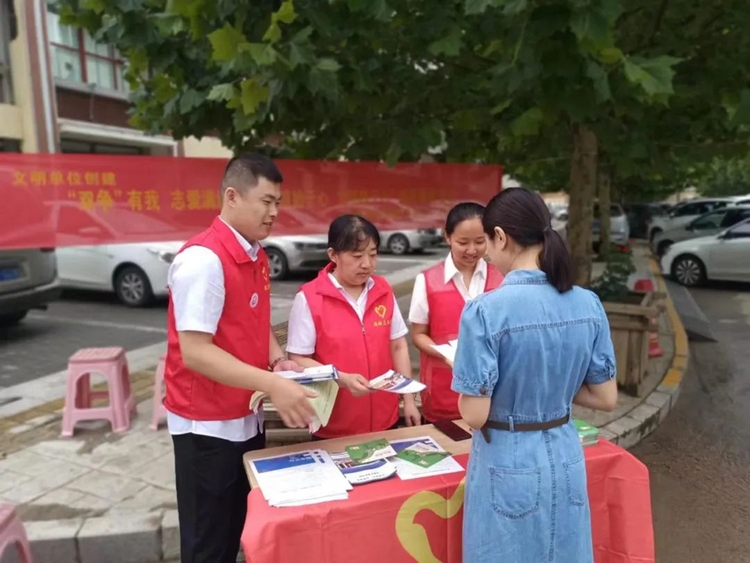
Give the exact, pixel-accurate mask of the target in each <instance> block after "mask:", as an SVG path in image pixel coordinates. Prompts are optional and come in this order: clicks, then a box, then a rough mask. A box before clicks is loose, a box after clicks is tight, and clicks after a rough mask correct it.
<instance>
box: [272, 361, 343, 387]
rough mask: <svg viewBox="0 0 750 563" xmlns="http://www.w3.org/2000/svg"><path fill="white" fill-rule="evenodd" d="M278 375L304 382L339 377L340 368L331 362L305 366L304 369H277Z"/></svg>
mask: <svg viewBox="0 0 750 563" xmlns="http://www.w3.org/2000/svg"><path fill="white" fill-rule="evenodd" d="M276 375H280V376H281V377H283V378H285V379H293V380H294V381H296V382H297V383H302V384H305V383H316V382H318V381H328V380H330V379H338V378H339V372H338V370H337V369H336V368H335V367H334V366H333V365H331V364H328V365H325V366H315V367H311V368H305V369H304V370H303V371H291V370H288V371H277V372H276Z"/></svg>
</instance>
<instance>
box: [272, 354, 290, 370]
mask: <svg viewBox="0 0 750 563" xmlns="http://www.w3.org/2000/svg"><path fill="white" fill-rule="evenodd" d="M284 360H286V357H285V356H279V357H278V358H276V359H275V360H274V361H272V362H271V365H270V366H269V367H270V368H271V371H273V370H274V368H275V367H276V366H277V365H279V362H283V361H284Z"/></svg>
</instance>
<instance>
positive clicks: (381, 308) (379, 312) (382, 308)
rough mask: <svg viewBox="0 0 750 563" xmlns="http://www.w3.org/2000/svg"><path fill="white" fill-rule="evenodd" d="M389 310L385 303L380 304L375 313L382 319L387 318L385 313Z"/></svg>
mask: <svg viewBox="0 0 750 563" xmlns="http://www.w3.org/2000/svg"><path fill="white" fill-rule="evenodd" d="M387 312H388V309H386V308H385V305H378V306H377V307H375V314H376V315H377V316H378V317H380V318H381V319H384V318H385V314H386V313H387Z"/></svg>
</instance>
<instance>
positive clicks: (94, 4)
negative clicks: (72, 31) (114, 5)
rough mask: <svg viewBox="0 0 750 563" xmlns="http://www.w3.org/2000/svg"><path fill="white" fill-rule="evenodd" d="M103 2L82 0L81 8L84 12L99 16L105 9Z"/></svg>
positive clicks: (99, 0) (102, 0) (100, 0)
mask: <svg viewBox="0 0 750 563" xmlns="http://www.w3.org/2000/svg"><path fill="white" fill-rule="evenodd" d="M106 7H107V6H106V4H105V2H104V0H82V2H81V8H82V9H84V10H91V11H92V12H94V13H95V14H101V13H102V12H104V10H105V9H106Z"/></svg>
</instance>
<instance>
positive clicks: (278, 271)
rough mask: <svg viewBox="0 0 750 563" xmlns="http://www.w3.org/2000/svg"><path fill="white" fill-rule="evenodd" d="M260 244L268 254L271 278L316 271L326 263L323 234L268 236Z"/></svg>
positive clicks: (282, 277) (277, 278)
mask: <svg viewBox="0 0 750 563" xmlns="http://www.w3.org/2000/svg"><path fill="white" fill-rule="evenodd" d="M261 244H262V245H263V248H264V249H265V250H266V254H268V265H269V269H270V273H269V277H270V278H271V279H272V280H276V281H278V280H283V279H285V278H286V277H288V276H289V274H291V273H296V272H308V271H317V270H320V269H321V268H322V267H324V266H325V265H326V264H328V238H327V237H326V236H324V235H289V236H278V237H268V238H267V239H265V240H263V241H261Z"/></svg>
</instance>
